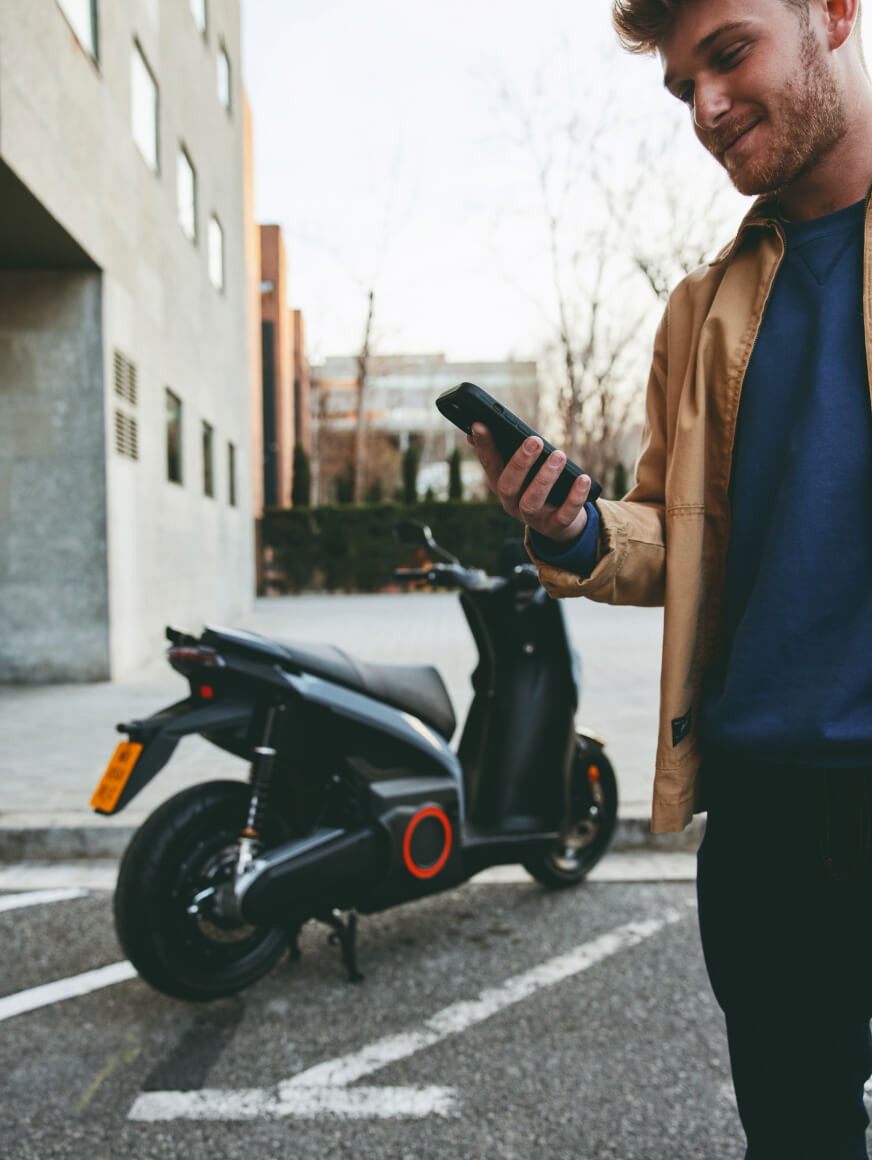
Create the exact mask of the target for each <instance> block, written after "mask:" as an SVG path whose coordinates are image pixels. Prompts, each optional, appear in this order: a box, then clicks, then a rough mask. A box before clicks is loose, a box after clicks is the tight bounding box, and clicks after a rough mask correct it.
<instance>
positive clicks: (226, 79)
mask: <svg viewBox="0 0 872 1160" xmlns="http://www.w3.org/2000/svg"><path fill="white" fill-rule="evenodd" d="M218 100H219V101H220V102H221V104H222V105H223V106H224V108H225V109H227V110H228V112H229V110H230V57H229V56H228V55H227V50H226V49H225V48H224V46H223V45H222V46H221V48H219V49H218Z"/></svg>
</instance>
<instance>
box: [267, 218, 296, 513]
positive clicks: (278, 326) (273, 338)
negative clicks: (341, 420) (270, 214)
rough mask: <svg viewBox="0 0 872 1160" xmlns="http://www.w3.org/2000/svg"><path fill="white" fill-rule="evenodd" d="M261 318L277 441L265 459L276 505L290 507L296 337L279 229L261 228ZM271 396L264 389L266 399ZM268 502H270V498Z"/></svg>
mask: <svg viewBox="0 0 872 1160" xmlns="http://www.w3.org/2000/svg"><path fill="white" fill-rule="evenodd" d="M260 277H261V287H262V293H261V300H260V301H261V318H262V320H263V322H264V323H267V324H268V327H269V328H270V329H267V330H265V331H264V336H265V337H264V342H265V343H269V345H270V347H271V354H272V357H271V358H269V357H268V356H267V353H266V351H265V357H264V370H265V372H267V373H269V372H270V370H271V372H272V375H273V384H272V397H273V407H272V416H271V418H272V428H273V433H274V439H273V442H272V446H271V447H267V448H266V452H265V453H266V455H267V456H270V455H271V456H272V457H273V463H274V465H275V466H274V470H275V473H276V480H277V494H276V497H275V498H276V502H277V504H278V506H279V507H285V508H287V507H290V506H291V485H292V478H293V455H294V391H293V383H294V379H293V374H294V345H293V344H294V333H293V329H292V326H291V316H290V311H289V309H288V283H287V254H286V252H285V243H284V240H283V238H282V231H281V229H280V228H279V227H278V226H276V225H263V226H261V227H260ZM268 394H269V392H268V391H267V390H266V389H265V391H264V398H265V399H267V402H269V400H268ZM267 502H269V498H267Z"/></svg>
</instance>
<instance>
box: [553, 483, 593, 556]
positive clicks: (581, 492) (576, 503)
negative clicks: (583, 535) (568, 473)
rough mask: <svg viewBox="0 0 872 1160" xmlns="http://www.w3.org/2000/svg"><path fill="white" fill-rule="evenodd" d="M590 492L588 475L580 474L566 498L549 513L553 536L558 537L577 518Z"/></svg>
mask: <svg viewBox="0 0 872 1160" xmlns="http://www.w3.org/2000/svg"><path fill="white" fill-rule="evenodd" d="M589 494H590V476H589V475H580V476H579V477H578V479H576V481H575V482H574V483H573V485H572V487H571V488H570V489H569V493H568V495H567V496H566V499H565V500H564V501H563V503H562V504H561V505H560V507H559V508H557V509H556V511H553V512H552V513H551V515H550V519H551V525H552V531H553V533H554V535H553V538H555V539H558V540H559V539H560V538H561V537H560V534H559V533H560V531H563V530H565V529H567V528H569V527H570V526H571V525H572V524H574V523H575V521H576V520H577V519H578V513H579V512H580V511H581V510H582V508H583V507H584V505H585V504H586V503H587V497H588V495H589Z"/></svg>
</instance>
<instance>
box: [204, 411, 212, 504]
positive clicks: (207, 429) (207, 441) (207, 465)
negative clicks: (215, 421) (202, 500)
mask: <svg viewBox="0 0 872 1160" xmlns="http://www.w3.org/2000/svg"><path fill="white" fill-rule="evenodd" d="M212 435H213V431H212V424H211V423H207V422H206V420H205V419H204V420H203V495H214V494H215V476H214V473H213V471H212V442H213V441H212Z"/></svg>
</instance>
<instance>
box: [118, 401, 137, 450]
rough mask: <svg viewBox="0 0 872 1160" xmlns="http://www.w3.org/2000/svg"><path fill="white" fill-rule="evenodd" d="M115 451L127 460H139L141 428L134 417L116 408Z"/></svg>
mask: <svg viewBox="0 0 872 1160" xmlns="http://www.w3.org/2000/svg"><path fill="white" fill-rule="evenodd" d="M115 450H116V451H117V453H118V454H119V455H123V456H124V458H125V459H139V428H138V425H137V422H136V419H135V418H134V416H133V415H128V414H127V412H126V411H122V410H121V408H120V407H116V408H115Z"/></svg>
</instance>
